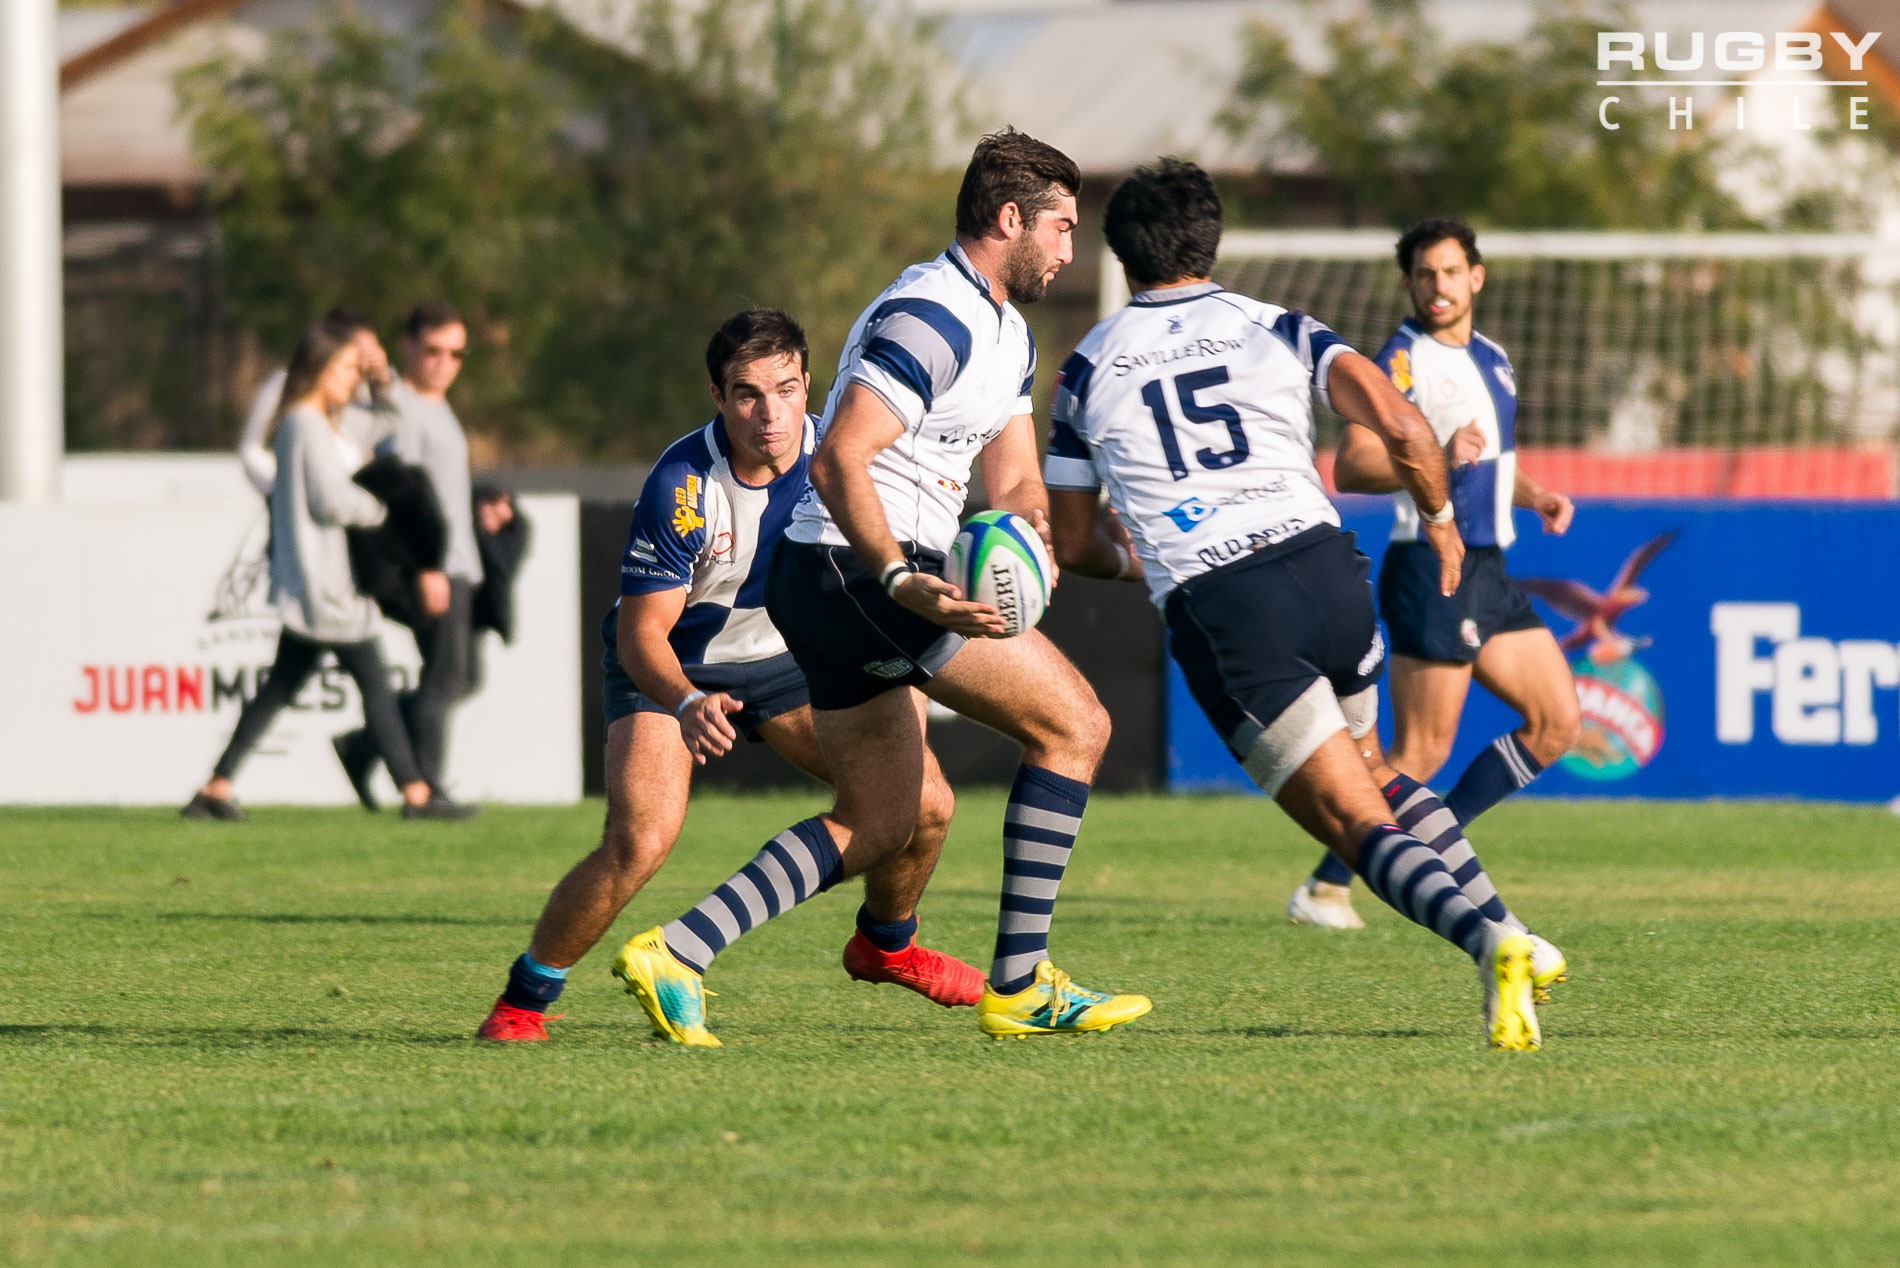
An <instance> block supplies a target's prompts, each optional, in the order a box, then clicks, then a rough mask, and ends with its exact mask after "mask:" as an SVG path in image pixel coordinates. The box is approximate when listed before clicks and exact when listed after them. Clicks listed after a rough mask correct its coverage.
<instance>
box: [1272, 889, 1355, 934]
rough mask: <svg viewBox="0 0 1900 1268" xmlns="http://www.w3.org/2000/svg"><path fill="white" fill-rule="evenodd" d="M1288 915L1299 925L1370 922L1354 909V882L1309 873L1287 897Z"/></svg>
mask: <svg viewBox="0 0 1900 1268" xmlns="http://www.w3.org/2000/svg"><path fill="white" fill-rule="evenodd" d="M1286 918H1287V919H1288V920H1291V921H1292V922H1293V923H1294V924H1296V925H1315V926H1317V927H1318V928H1321V929H1364V928H1365V927H1366V922H1365V921H1363V920H1361V919H1359V913H1358V912H1356V911H1354V910H1353V909H1352V886H1350V885H1334V884H1333V883H1331V882H1330V881H1322V880H1317V879H1315V878H1313V877H1311V876H1309V877H1307V878H1306V880H1305V882H1304V883H1303V884H1301V886H1300V887H1299V888H1298V889H1296V890H1294V891H1293V897H1291V898H1289V899H1287V900H1286Z"/></svg>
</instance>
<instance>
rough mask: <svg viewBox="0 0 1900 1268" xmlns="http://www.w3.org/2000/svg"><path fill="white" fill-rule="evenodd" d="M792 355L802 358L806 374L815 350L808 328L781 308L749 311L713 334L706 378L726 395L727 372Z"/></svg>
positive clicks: (708, 350) (800, 370) (707, 347)
mask: <svg viewBox="0 0 1900 1268" xmlns="http://www.w3.org/2000/svg"><path fill="white" fill-rule="evenodd" d="M792 356H795V357H797V358H798V369H799V372H800V373H803V372H804V371H805V369H806V368H807V365H806V363H807V362H808V361H809V360H810V358H811V350H810V348H809V347H807V346H806V343H805V331H804V329H803V328H802V327H801V326H800V325H799V324H798V323H797V322H795V321H793V320H792V318H791V314H789V313H787V312H785V311H783V310H781V309H777V308H748V309H747V310H746V311H745V312H742V313H739V314H737V315H735V316H732V317H728V318H726V321H725V324H724V325H722V326H720V327H719V329H717V330H715V331H713V337H712V342H710V343H708V344H707V345H706V375H707V377H708V378H710V379H711V380H712V384H713V386H714V387H716V388H718V389H719V393H720V395H721V396H724V395H725V391H726V371H727V370H729V369H731V368H732V367H733V366H737V365H744V364H745V363H746V362H748V361H758V360H761V359H763V358H766V357H792Z"/></svg>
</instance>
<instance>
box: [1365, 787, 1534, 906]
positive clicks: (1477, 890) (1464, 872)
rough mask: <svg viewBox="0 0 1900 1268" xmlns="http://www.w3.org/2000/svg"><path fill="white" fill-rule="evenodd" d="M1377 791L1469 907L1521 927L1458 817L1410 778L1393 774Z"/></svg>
mask: <svg viewBox="0 0 1900 1268" xmlns="http://www.w3.org/2000/svg"><path fill="white" fill-rule="evenodd" d="M1380 791H1382V792H1384V793H1385V802H1386V804H1387V805H1388V806H1391V807H1392V813H1393V814H1395V815H1397V816H1398V821H1399V827H1400V828H1402V829H1404V830H1405V831H1407V832H1409V833H1411V834H1412V835H1413V836H1415V837H1417V838H1418V839H1419V840H1421V841H1423V842H1424V843H1425V844H1426V845H1429V846H1431V847H1432V849H1434V850H1436V851H1437V852H1438V858H1439V861H1440V862H1442V863H1444V865H1445V870H1447V871H1449V872H1450V873H1451V878H1452V879H1453V880H1454V881H1457V882H1458V888H1459V889H1460V890H1461V891H1462V892H1463V893H1464V896H1465V897H1466V898H1469V899H1470V900H1471V902H1472V905H1473V906H1475V907H1477V909H1478V910H1479V911H1481V912H1483V913H1484V918H1485V919H1486V920H1495V921H1497V922H1498V923H1499V924H1506V925H1510V926H1511V927H1512V928H1514V929H1522V928H1523V927H1524V924H1523V922H1522V921H1520V920H1518V918H1517V917H1516V916H1513V915H1512V914H1511V909H1510V908H1509V907H1506V906H1505V905H1504V899H1502V898H1500V897H1499V896H1498V889H1497V886H1495V885H1493V884H1492V883H1491V877H1490V875H1489V873H1487V872H1486V871H1485V870H1484V864H1483V863H1480V862H1479V861H1478V852H1477V851H1476V850H1474V849H1472V848H1471V842H1469V841H1467V840H1466V839H1465V830H1464V828H1463V827H1462V826H1461V825H1460V824H1459V822H1458V816H1457V815H1454V814H1453V813H1452V812H1451V810H1450V808H1448V807H1447V806H1446V805H1445V803H1444V802H1442V801H1440V800H1439V799H1438V798H1437V796H1436V795H1435V794H1433V792H1432V790H1431V789H1429V788H1427V787H1425V785H1423V784H1421V783H1419V782H1418V781H1417V780H1416V779H1413V778H1412V777H1411V776H1410V775H1395V776H1394V777H1393V778H1392V781H1391V782H1390V783H1388V784H1387V785H1386V786H1385V787H1384V788H1383V789H1381V790H1380Z"/></svg>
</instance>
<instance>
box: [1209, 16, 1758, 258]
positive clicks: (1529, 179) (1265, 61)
mask: <svg viewBox="0 0 1900 1268" xmlns="http://www.w3.org/2000/svg"><path fill="white" fill-rule="evenodd" d="M1324 29H1325V46H1326V50H1327V53H1326V65H1325V66H1324V67H1307V66H1302V65H1300V64H1299V63H1298V62H1296V61H1295V59H1294V58H1293V55H1292V52H1291V49H1290V46H1289V43H1288V40H1287V37H1286V35H1285V33H1284V32H1282V31H1281V30H1280V29H1279V28H1277V27H1275V26H1273V25H1271V24H1270V23H1266V22H1259V23H1255V24H1254V25H1253V27H1252V28H1251V29H1250V30H1249V32H1248V35H1247V51H1246V56H1245V60H1244V65H1243V69H1242V73H1241V77H1240V80H1239V82H1238V83H1237V85H1236V86H1235V90H1234V97H1233V101H1232V103H1231V104H1230V106H1229V108H1228V109H1227V111H1226V113H1225V116H1224V118H1225V122H1226V124H1227V126H1228V127H1229V129H1230V130H1232V131H1233V132H1235V133H1236V134H1238V135H1242V136H1249V137H1252V138H1253V139H1254V140H1255V141H1256V142H1257V143H1258V144H1259V145H1260V146H1261V148H1262V150H1263V153H1268V154H1272V153H1285V152H1287V151H1289V150H1290V151H1292V152H1294V153H1298V154H1302V155H1306V156H1309V157H1310V159H1311V161H1312V162H1313V164H1314V166H1315V167H1316V168H1317V169H1318V170H1319V171H1321V172H1323V173H1324V174H1325V175H1326V176H1328V177H1330V178H1331V179H1332V181H1333V182H1334V183H1335V184H1336V185H1337V186H1338V187H1339V189H1340V191H1341V196H1342V197H1343V198H1344V199H1345V200H1346V208H1347V216H1348V218H1349V219H1350V220H1353V221H1355V222H1357V221H1359V220H1362V219H1363V220H1371V221H1374V222H1380V223H1390V224H1394V225H1397V224H1404V223H1410V222H1413V221H1416V220H1418V219H1421V218H1423V217H1425V216H1428V215H1436V214H1442V213H1444V212H1445V211H1446V210H1447V209H1456V210H1457V211H1458V213H1459V214H1461V215H1463V216H1465V218H1467V219H1469V220H1471V221H1472V222H1473V223H1474V224H1479V225H1485V224H1490V225H1506V226H1510V227H1513V228H1569V229H1596V228H1604V229H1608V228H1618V229H1634V228H1644V229H1664V228H1667V229H1676V228H1707V229H1713V228H1720V227H1741V226H1744V225H1746V224H1747V223H1748V217H1747V216H1746V215H1744V214H1743V212H1742V210H1741V208H1740V207H1739V206H1738V205H1737V204H1736V202H1735V200H1734V199H1733V198H1732V197H1731V196H1730V195H1729V194H1728V193H1726V192H1725V191H1724V190H1723V189H1722V187H1721V185H1720V184H1719V183H1718V181H1717V180H1716V166H1715V165H1716V161H1717V157H1718V155H1717V147H1716V144H1715V143H1714V142H1713V141H1711V140H1710V139H1709V134H1708V133H1706V132H1704V133H1697V134H1684V133H1680V132H1677V133H1671V132H1670V131H1669V130H1668V126H1667V120H1666V118H1663V117H1660V116H1658V115H1657V114H1656V113H1655V112H1630V113H1629V114H1628V115H1626V116H1625V117H1624V118H1622V119H1621V120H1620V122H1621V124H1622V127H1621V130H1620V131H1617V132H1607V131H1605V130H1604V129H1603V128H1602V127H1601V125H1600V124H1599V123H1598V121H1597V114H1596V109H1597V103H1598V101H1599V99H1600V97H1601V95H1602V90H1600V89H1599V88H1598V87H1597V86H1596V78H1597V74H1596V59H1597V51H1596V36H1597V32H1598V31H1600V30H1634V29H1636V25H1635V24H1634V21H1633V19H1632V18H1631V17H1630V16H1629V14H1628V13H1627V12H1626V11H1624V10H1622V9H1609V10H1607V11H1606V10H1604V9H1602V8H1600V7H1594V6H1583V5H1578V4H1568V5H1555V6H1540V12H1539V15H1538V17H1537V18H1536V20H1535V21H1534V22H1533V24H1532V26H1531V29H1530V31H1529V33H1528V34H1527V35H1526V36H1525V37H1523V38H1521V39H1515V40H1512V41H1511V42H1509V43H1503V42H1497V43H1491V42H1469V43H1462V44H1458V45H1455V46H1447V45H1446V43H1445V42H1444V41H1443V40H1442V39H1441V38H1440V37H1439V36H1438V35H1437V33H1436V31H1435V29H1434V27H1433V25H1432V24H1431V22H1430V21H1429V20H1427V18H1426V17H1425V15H1424V13H1423V12H1422V9H1421V5H1420V3H1419V0H1370V3H1369V4H1368V5H1367V7H1366V10H1365V12H1364V13H1363V14H1361V15H1359V16H1357V17H1354V18H1345V17H1341V18H1336V19H1335V20H1333V21H1330V22H1327V23H1325V26H1324Z"/></svg>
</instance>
